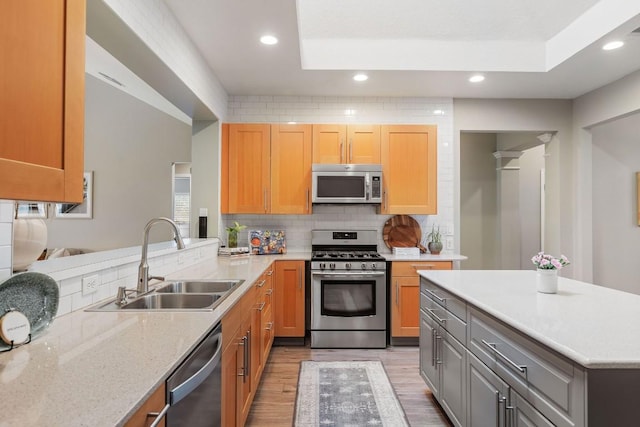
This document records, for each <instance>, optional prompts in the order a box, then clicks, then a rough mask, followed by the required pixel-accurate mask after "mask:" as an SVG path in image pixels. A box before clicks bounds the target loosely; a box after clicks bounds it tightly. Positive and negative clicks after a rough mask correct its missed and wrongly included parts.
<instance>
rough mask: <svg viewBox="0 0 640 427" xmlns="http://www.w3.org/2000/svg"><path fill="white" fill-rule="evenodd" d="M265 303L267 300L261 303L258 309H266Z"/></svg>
mask: <svg viewBox="0 0 640 427" xmlns="http://www.w3.org/2000/svg"><path fill="white" fill-rule="evenodd" d="M265 304H266V302H264V301H262V302H261V303H260V306H259V307H258V311H262V310H264V306H265Z"/></svg>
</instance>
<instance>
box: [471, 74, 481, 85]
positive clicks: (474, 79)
mask: <svg viewBox="0 0 640 427" xmlns="http://www.w3.org/2000/svg"><path fill="white" fill-rule="evenodd" d="M483 80H484V76H483V75H482V74H476V75H475V76H471V77H469V81H470V82H471V83H480V82H481V81H483Z"/></svg>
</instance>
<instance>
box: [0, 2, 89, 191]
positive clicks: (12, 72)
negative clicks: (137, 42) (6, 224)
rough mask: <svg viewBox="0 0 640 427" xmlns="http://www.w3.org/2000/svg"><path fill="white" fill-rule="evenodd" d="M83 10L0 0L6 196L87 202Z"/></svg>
mask: <svg viewBox="0 0 640 427" xmlns="http://www.w3.org/2000/svg"><path fill="white" fill-rule="evenodd" d="M85 7H86V5H85V1H84V0H67V1H64V0H58V1H45V2H29V1H27V2H23V1H3V2H1V3H0V52H2V65H1V66H0V94H2V95H1V96H0V111H2V118H1V119H0V182H1V183H2V185H1V186H0V199H18V200H46V201H57V202H62V201H66V202H81V201H82V193H83V189H82V187H83V185H82V182H83V179H82V178H83V172H84V171H83V169H84V151H83V147H84V141H83V138H84V73H85V55H84V51H85V33H86V31H85Z"/></svg>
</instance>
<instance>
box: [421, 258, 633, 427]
mask: <svg viewBox="0 0 640 427" xmlns="http://www.w3.org/2000/svg"><path fill="white" fill-rule="evenodd" d="M419 273H420V276H421V280H420V374H421V376H422V378H423V379H424V380H425V382H426V384H427V385H428V387H429V388H430V389H431V391H432V393H433V396H434V397H435V398H436V399H437V400H438V402H439V403H440V405H441V406H442V408H443V409H444V411H445V412H446V413H447V415H448V416H449V419H450V420H451V422H452V423H453V424H454V425H456V426H478V427H482V426H492V427H493V426H497V427H515V426H554V425H555V426H589V427H597V426H613V425H616V426H618V425H619V426H627V425H628V426H631V425H640V405H638V403H637V396H640V296H638V295H635V294H629V293H625V292H620V291H616V290H613V289H608V288H604V287H600V286H595V285H592V284H588V283H584V282H579V281H576V280H570V279H564V278H560V279H559V280H560V281H559V291H558V293H557V294H541V293H538V292H536V283H535V274H536V273H535V272H534V271H461V270H453V271H420V272H419Z"/></svg>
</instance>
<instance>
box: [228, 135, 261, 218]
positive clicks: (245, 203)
mask: <svg viewBox="0 0 640 427" xmlns="http://www.w3.org/2000/svg"><path fill="white" fill-rule="evenodd" d="M270 130H271V129H270V126H269V125H268V124H235V123H231V124H229V141H228V165H227V167H228V189H229V193H228V206H229V213H266V212H269V191H270V184H269V181H270V180H269V177H270V176H271V172H270V167H271V162H270V155H271V152H270V139H271V134H270Z"/></svg>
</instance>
